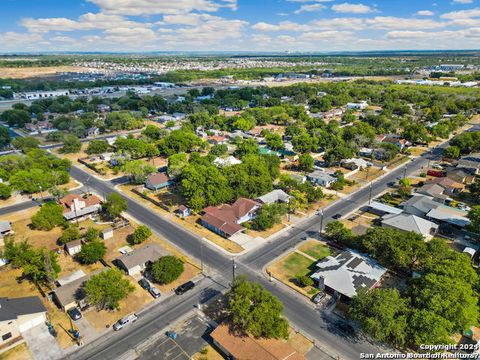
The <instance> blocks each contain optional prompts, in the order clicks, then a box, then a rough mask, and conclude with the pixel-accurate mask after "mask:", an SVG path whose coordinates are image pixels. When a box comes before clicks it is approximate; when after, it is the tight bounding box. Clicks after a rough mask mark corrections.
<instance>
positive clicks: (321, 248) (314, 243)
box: [298, 240, 331, 260]
mask: <svg viewBox="0 0 480 360" xmlns="http://www.w3.org/2000/svg"><path fill="white" fill-rule="evenodd" d="M298 250H300V251H301V252H303V253H305V254H307V255H309V256H311V257H313V258H315V259H317V260H321V259H323V258H326V257H327V256H329V255H330V254H331V250H330V248H329V247H328V246H326V245H325V244H323V243H321V242H320V241H318V240H307V241H306V242H304V243H303V244H302V245H301V246H300V247H299V248H298Z"/></svg>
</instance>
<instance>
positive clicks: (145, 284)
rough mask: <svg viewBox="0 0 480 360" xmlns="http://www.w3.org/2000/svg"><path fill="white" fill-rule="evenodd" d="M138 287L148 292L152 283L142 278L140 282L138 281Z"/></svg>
mask: <svg viewBox="0 0 480 360" xmlns="http://www.w3.org/2000/svg"><path fill="white" fill-rule="evenodd" d="M138 285H140V286H141V287H142V288H143V289H145V290H147V291H148V290H150V287H151V285H150V283H149V282H148V280H147V279H145V278H141V279H140V280H138Z"/></svg>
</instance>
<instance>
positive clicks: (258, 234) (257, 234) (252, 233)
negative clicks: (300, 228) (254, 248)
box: [246, 216, 287, 239]
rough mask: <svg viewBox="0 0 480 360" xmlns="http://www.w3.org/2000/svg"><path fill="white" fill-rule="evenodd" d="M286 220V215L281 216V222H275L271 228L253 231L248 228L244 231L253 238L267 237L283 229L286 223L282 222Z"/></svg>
mask: <svg viewBox="0 0 480 360" xmlns="http://www.w3.org/2000/svg"><path fill="white" fill-rule="evenodd" d="M286 221H287V216H284V217H283V223H280V224H275V225H274V226H273V227H272V228H271V229H267V230H265V231H255V230H248V231H246V233H247V234H248V235H250V236H251V237H253V238H256V237H261V238H264V239H266V238H268V237H270V236H272V235H273V234H276V233H277V232H279V231H280V230H282V229H284V228H285V227H286V225H285V224H284V223H285V222H286Z"/></svg>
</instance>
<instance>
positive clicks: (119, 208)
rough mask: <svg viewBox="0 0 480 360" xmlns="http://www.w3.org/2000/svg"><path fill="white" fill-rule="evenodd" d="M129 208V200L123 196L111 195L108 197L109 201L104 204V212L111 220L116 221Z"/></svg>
mask: <svg viewBox="0 0 480 360" xmlns="http://www.w3.org/2000/svg"><path fill="white" fill-rule="evenodd" d="M127 208H128V203H127V200H126V199H124V198H123V196H122V195H120V194H117V193H111V194H110V195H108V196H107V201H105V202H104V203H103V204H102V209H103V211H104V212H105V213H106V214H107V215H108V216H109V217H110V218H111V219H116V218H118V217H119V216H120V214H121V213H122V212H124V211H126V210H127Z"/></svg>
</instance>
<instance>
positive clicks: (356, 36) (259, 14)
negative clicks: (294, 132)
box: [0, 0, 480, 53]
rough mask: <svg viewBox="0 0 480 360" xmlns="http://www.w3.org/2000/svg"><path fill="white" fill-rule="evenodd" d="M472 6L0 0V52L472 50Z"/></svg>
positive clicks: (478, 14) (478, 10) (476, 8)
mask: <svg viewBox="0 0 480 360" xmlns="http://www.w3.org/2000/svg"><path fill="white" fill-rule="evenodd" d="M479 44H480V0H438V1H436V2H435V1H431V0H430V1H426V0H361V1H355V0H42V1H39V0H0V52H4V53H6V52H52V51H53V52H55V51H102V52H103V51H122V52H140V51H146V52H148V51H237V52H238V51H255V52H262V51H263V52H270V51H275V52H276V51H279V52H284V51H291V52H312V51H314V52H328V51H370V50H445V49H447V50H450V49H451V50H454V49H478V48H480V45H479Z"/></svg>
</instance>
